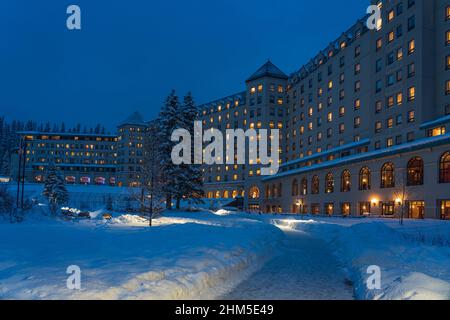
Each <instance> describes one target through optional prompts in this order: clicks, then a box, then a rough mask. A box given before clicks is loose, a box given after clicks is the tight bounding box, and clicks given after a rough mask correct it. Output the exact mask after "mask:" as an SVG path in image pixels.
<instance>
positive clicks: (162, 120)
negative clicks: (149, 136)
mask: <svg viewBox="0 0 450 320" xmlns="http://www.w3.org/2000/svg"><path fill="white" fill-rule="evenodd" d="M180 111H181V106H180V102H179V100H178V96H177V95H176V93H175V91H174V90H173V91H172V92H171V93H170V95H169V96H168V97H167V99H166V102H165V104H164V106H163V108H162V110H161V112H160V114H159V119H158V135H159V141H160V155H161V157H160V164H161V173H162V191H163V192H164V194H165V197H166V207H167V208H168V209H171V208H172V199H173V198H174V197H179V193H180V190H179V189H178V187H177V179H176V177H177V173H178V169H179V168H178V167H177V166H175V165H174V164H173V162H172V158H171V154H172V148H173V146H174V143H173V142H172V141H171V136H172V132H173V131H174V130H175V129H177V128H179V124H180V121H179V114H180Z"/></svg>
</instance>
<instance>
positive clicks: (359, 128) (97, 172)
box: [23, 0, 450, 219]
mask: <svg viewBox="0 0 450 320" xmlns="http://www.w3.org/2000/svg"><path fill="white" fill-rule="evenodd" d="M372 4H376V5H378V6H379V7H380V8H381V13H382V23H380V24H379V28H378V30H369V29H367V27H366V25H365V24H366V18H364V19H361V20H360V21H358V22H357V23H356V24H355V25H353V26H352V27H351V28H350V29H349V30H347V31H345V32H344V33H342V35H341V36H340V37H339V38H338V39H337V40H335V41H333V42H331V43H330V44H329V46H328V47H327V48H325V49H324V50H322V51H320V52H319V54H318V55H317V56H315V57H313V58H312V59H311V60H310V61H309V62H308V63H306V64H305V65H304V66H303V67H301V68H300V69H299V70H298V71H296V72H294V73H292V74H290V75H286V74H285V73H284V72H282V71H281V70H280V69H279V68H278V67H276V66H275V65H274V64H273V63H272V62H270V61H268V62H267V63H265V64H264V65H263V66H262V67H261V68H259V69H258V70H257V71H256V72H255V73H254V74H253V75H251V76H250V77H249V78H248V79H247V80H246V82H245V88H244V90H243V91H242V92H239V93H236V94H233V95H231V96H227V97H224V98H220V99H217V100H216V101H212V102H209V103H206V104H204V105H202V106H200V107H199V114H200V120H201V121H202V123H203V128H204V129H208V128H215V129H218V130H220V131H222V132H223V133H224V134H225V131H226V130H227V129H237V128H239V129H244V130H245V129H250V128H254V129H256V130H257V129H279V130H280V149H279V156H280V161H279V164H280V170H279V171H278V173H277V174H275V175H272V176H262V175H261V170H260V169H261V166H260V164H259V161H257V162H256V163H247V165H225V164H224V165H213V166H206V165H205V166H204V168H203V172H204V175H203V179H204V185H205V194H206V195H207V197H208V198H211V199H212V198H215V199H224V202H225V203H226V202H227V201H230V202H232V201H233V200H236V199H237V200H239V201H237V200H236V201H235V203H239V205H240V206H243V209H245V210H248V211H257V212H267V213H273V212H285V213H312V214H323V215H339V216H341V215H344V216H346V215H369V214H370V215H372V216H383V217H395V216H399V215H400V214H401V212H403V214H404V216H405V217H409V218H445V219H450V134H448V132H449V131H450V0H384V1H372ZM147 125H148V124H147V123H145V122H144V121H143V120H142V117H141V116H139V115H138V114H134V115H132V116H131V117H130V118H129V119H127V120H126V121H125V122H123V123H122V124H120V125H119V127H118V134H117V135H90V134H80V133H77V134H73V133H72V134H67V133H64V134H57V133H56V134H46V133H38V132H24V133H23V136H24V137H27V140H28V150H27V166H26V175H27V179H28V180H30V181H37V182H39V181H42V179H44V172H45V168H46V166H47V165H48V163H49V161H50V159H56V165H58V166H59V167H60V168H61V169H62V170H63V172H64V174H65V177H66V180H67V182H69V183H85V184H88V183H95V184H110V185H117V186H139V185H140V184H142V176H141V172H140V164H141V162H142V147H143V139H144V138H143V135H144V134H145V130H146V128H147Z"/></svg>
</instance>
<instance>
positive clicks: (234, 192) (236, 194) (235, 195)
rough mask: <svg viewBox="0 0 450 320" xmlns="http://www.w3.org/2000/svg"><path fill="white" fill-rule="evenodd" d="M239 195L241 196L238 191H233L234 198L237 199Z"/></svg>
mask: <svg viewBox="0 0 450 320" xmlns="http://www.w3.org/2000/svg"><path fill="white" fill-rule="evenodd" d="M238 195H239V194H238V192H237V190H233V198H236V197H237V196H238Z"/></svg>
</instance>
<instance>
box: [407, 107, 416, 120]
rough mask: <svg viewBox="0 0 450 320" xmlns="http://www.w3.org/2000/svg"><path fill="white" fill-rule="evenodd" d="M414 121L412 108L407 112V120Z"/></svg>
mask: <svg viewBox="0 0 450 320" xmlns="http://www.w3.org/2000/svg"><path fill="white" fill-rule="evenodd" d="M414 121H416V113H415V112H414V110H411V111H409V112H408V122H414Z"/></svg>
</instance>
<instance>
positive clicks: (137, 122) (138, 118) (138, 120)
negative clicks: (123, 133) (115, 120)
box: [119, 111, 147, 127]
mask: <svg viewBox="0 0 450 320" xmlns="http://www.w3.org/2000/svg"><path fill="white" fill-rule="evenodd" d="M126 125H133V126H147V122H145V121H144V117H143V116H142V114H140V113H139V112H138V111H135V112H133V114H131V115H130V116H129V117H128V118H126V119H125V121H123V122H121V123H120V124H119V127H122V126H126Z"/></svg>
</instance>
